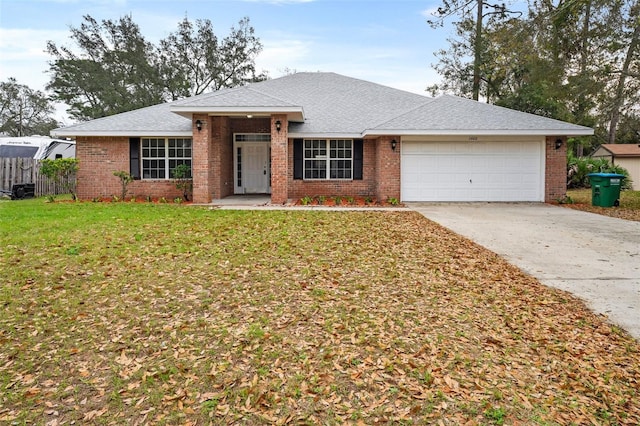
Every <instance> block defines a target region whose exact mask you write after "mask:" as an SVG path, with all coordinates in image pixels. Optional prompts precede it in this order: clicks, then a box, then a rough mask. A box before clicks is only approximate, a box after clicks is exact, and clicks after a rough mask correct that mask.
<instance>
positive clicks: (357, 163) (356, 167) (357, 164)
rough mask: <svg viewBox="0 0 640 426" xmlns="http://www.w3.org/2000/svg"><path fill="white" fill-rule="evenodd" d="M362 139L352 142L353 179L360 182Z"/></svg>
mask: <svg viewBox="0 0 640 426" xmlns="http://www.w3.org/2000/svg"><path fill="white" fill-rule="evenodd" d="M362 145H363V143H362V139H354V140H353V179H354V180H362V163H363V157H364V155H363V147H362Z"/></svg>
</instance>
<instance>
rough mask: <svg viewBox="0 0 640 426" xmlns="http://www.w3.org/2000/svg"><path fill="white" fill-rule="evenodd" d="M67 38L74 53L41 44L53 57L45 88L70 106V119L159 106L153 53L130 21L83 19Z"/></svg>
mask: <svg viewBox="0 0 640 426" xmlns="http://www.w3.org/2000/svg"><path fill="white" fill-rule="evenodd" d="M71 39H72V40H73V41H74V42H75V44H76V47H77V49H71V48H69V47H65V46H57V45H56V44H55V43H53V42H51V41H50V42H48V43H47V51H48V53H49V54H50V55H52V56H53V57H54V60H53V61H52V62H51V70H50V73H51V74H52V78H51V81H50V83H49V85H48V86H47V88H48V89H50V90H52V91H53V93H54V95H53V96H54V98H55V99H56V100H59V101H62V102H64V103H66V104H67V105H69V106H70V109H69V111H68V112H69V114H70V115H71V116H72V117H73V118H76V119H79V120H85V119H90V118H99V117H105V116H108V115H112V114H117V113H120V112H124V111H130V110H132V109H136V108H141V107H144V106H149V105H154V104H158V103H161V102H162V100H163V84H162V80H161V78H160V73H159V72H158V70H157V68H156V67H155V66H154V62H155V48H154V46H153V45H152V44H151V43H149V42H147V41H146V40H145V39H144V37H143V36H142V34H141V33H140V28H139V27H138V25H137V24H135V23H134V22H133V20H132V18H131V16H125V17H122V18H120V19H119V20H117V21H112V20H104V21H102V22H98V21H96V20H95V19H94V18H92V17H91V16H89V15H85V16H84V22H83V23H82V24H81V25H80V28H74V27H71ZM74 50H79V51H80V52H81V53H80V54H76V53H75V51H74Z"/></svg>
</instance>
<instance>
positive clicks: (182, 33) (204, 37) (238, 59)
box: [159, 18, 266, 99]
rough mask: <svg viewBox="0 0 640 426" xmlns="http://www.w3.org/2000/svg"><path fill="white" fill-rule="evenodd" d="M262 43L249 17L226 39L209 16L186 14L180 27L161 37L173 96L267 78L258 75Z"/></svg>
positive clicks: (166, 77)
mask: <svg viewBox="0 0 640 426" xmlns="http://www.w3.org/2000/svg"><path fill="white" fill-rule="evenodd" d="M261 50H262V44H261V43H260V41H259V39H258V38H257V37H256V36H255V32H254V29H253V28H252V27H251V26H250V25H249V18H244V19H242V20H241V21H240V22H239V23H238V28H236V27H232V28H231V33H230V34H229V35H228V36H227V37H225V38H224V39H223V40H218V37H217V36H216V35H215V33H214V31H213V25H212V23H211V21H210V20H208V19H204V20H200V19H198V20H196V22H195V24H194V23H192V22H191V21H189V20H188V19H187V18H185V19H184V20H183V21H182V22H180V23H179V24H178V30H177V31H176V32H175V33H172V34H170V35H169V36H168V37H167V38H165V39H163V40H161V41H160V49H159V58H160V69H161V72H162V75H163V78H164V80H165V81H166V82H168V83H167V91H168V94H169V97H170V98H171V99H179V98H181V97H185V96H193V95H199V94H201V93H204V92H206V91H211V90H219V89H222V88H227V87H236V86H242V85H244V84H246V83H249V82H253V81H260V80H264V79H265V78H266V76H265V75H264V74H261V75H257V74H256V69H255V58H256V56H257V55H258V54H259V53H260V51H261Z"/></svg>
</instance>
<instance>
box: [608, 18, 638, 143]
mask: <svg viewBox="0 0 640 426" xmlns="http://www.w3.org/2000/svg"><path fill="white" fill-rule="evenodd" d="M637 20H638V19H636V21H637ZM637 24H638V23H637V22H636V25H635V29H634V30H633V35H632V36H631V42H630V43H629V48H628V49H627V55H626V57H625V58H624V64H623V65H622V72H621V73H620V78H619V79H618V86H617V87H616V94H615V98H614V99H613V105H612V107H611V122H610V123H609V139H608V141H607V142H608V143H615V142H616V130H617V129H618V122H619V121H620V109H621V108H622V105H623V104H624V85H625V83H626V80H627V75H628V74H629V67H630V65H631V60H632V59H633V56H634V55H635V54H636V51H637V50H638V47H639V45H638V43H639V42H640V25H637Z"/></svg>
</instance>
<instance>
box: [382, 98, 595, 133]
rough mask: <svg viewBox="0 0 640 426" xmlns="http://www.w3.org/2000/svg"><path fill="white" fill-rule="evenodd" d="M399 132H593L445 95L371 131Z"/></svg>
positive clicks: (586, 128) (548, 119) (544, 118)
mask: <svg viewBox="0 0 640 426" xmlns="http://www.w3.org/2000/svg"><path fill="white" fill-rule="evenodd" d="M390 132H391V133H393V132H396V133H400V134H443V133H448V134H469V133H476V134H480V133H484V134H489V133H490V134H548V135H564V134H571V135H583V134H592V133H593V131H592V129H590V128H588V127H584V126H578V125H575V124H571V123H567V122H564V121H559V120H554V119H551V118H546V117H541V116H538V115H534V114H528V113H524V112H520V111H515V110H512V109H508V108H502V107H499V106H496V105H490V104H485V103H482V102H476V101H473V100H470V99H465V98H459V97H457V96H450V95H444V96H440V97H438V98H435V99H433V100H432V101H431V102H426V103H425V104H423V105H421V106H419V107H418V108H415V109H414V110H412V111H409V112H407V113H405V114H401V115H398V116H396V117H395V118H392V119H391V120H389V121H387V122H385V123H381V124H378V125H377V126H375V127H373V128H372V129H371V130H370V133H372V134H376V133H382V134H388V133H390Z"/></svg>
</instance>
